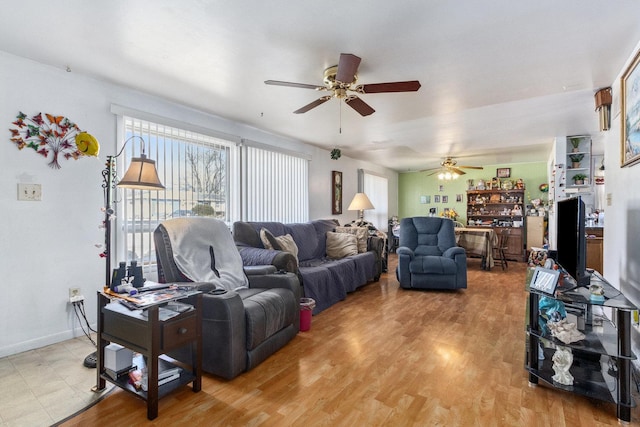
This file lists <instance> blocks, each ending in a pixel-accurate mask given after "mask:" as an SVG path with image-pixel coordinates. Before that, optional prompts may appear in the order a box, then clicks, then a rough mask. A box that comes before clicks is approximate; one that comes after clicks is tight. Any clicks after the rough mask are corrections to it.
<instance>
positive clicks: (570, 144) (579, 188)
mask: <svg viewBox="0 0 640 427" xmlns="http://www.w3.org/2000/svg"><path fill="white" fill-rule="evenodd" d="M566 152H567V157H566V161H567V176H566V190H565V191H566V192H567V193H577V192H588V191H590V190H591V137H590V136H589V135H574V136H568V137H567V149H566Z"/></svg>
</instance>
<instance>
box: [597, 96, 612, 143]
mask: <svg viewBox="0 0 640 427" xmlns="http://www.w3.org/2000/svg"><path fill="white" fill-rule="evenodd" d="M595 100H596V111H597V112H598V116H599V117H600V131H601V132H602V131H605V130H609V128H610V127H611V102H612V97H611V88H610V87H607V88H604V89H600V90H599V91H597V92H596V94H595Z"/></svg>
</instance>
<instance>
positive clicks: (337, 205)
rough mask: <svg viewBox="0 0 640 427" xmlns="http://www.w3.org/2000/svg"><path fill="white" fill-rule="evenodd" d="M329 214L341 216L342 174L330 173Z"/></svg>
mask: <svg viewBox="0 0 640 427" xmlns="http://www.w3.org/2000/svg"><path fill="white" fill-rule="evenodd" d="M331 213H332V214H333V215H341V214H342V172H339V171H331Z"/></svg>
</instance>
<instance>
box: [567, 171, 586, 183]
mask: <svg viewBox="0 0 640 427" xmlns="http://www.w3.org/2000/svg"><path fill="white" fill-rule="evenodd" d="M571 179H573V182H574V183H575V184H576V185H580V184H582V183H583V182H584V180H585V179H587V175H585V174H583V173H577V174H575V175H573V177H572V178H571Z"/></svg>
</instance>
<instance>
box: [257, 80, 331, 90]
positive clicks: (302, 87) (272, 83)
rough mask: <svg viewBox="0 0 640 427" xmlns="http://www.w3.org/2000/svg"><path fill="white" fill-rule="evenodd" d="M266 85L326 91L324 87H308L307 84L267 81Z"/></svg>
mask: <svg viewBox="0 0 640 427" xmlns="http://www.w3.org/2000/svg"><path fill="white" fill-rule="evenodd" d="M264 84H267V85H274V86H288V87H297V88H301V89H324V87H323V86H318V85H308V84H306V83H292V82H281V81H279V80H265V81H264Z"/></svg>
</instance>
